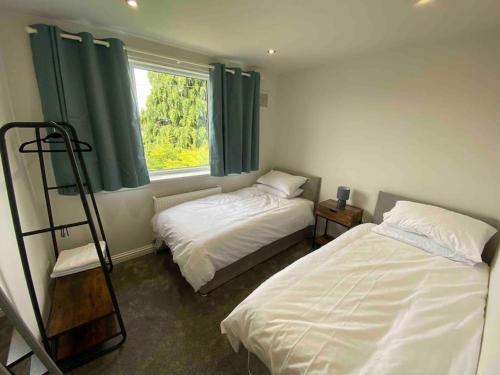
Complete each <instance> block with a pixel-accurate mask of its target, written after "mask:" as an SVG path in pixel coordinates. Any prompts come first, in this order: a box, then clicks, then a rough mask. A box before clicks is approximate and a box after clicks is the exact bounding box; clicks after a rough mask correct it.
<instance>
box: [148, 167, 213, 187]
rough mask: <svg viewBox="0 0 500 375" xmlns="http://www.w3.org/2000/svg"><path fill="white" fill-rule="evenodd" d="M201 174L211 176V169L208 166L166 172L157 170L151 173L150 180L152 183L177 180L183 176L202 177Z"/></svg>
mask: <svg viewBox="0 0 500 375" xmlns="http://www.w3.org/2000/svg"><path fill="white" fill-rule="evenodd" d="M201 176H210V170H209V169H208V168H203V169H196V170H191V171H190V170H189V169H184V170H181V171H175V172H174V171H168V172H167V171H166V172H163V173H162V172H155V173H151V174H150V175H149V180H150V181H151V183H152V184H153V183H155V182H162V181H168V180H177V179H183V178H190V177H201Z"/></svg>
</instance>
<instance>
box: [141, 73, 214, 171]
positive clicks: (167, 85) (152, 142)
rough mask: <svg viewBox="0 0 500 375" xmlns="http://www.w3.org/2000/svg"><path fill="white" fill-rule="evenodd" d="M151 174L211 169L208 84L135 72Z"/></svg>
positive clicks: (143, 134)
mask: <svg viewBox="0 0 500 375" xmlns="http://www.w3.org/2000/svg"><path fill="white" fill-rule="evenodd" d="M134 75H135V83H136V90H137V99H138V105H139V111H140V116H141V130H142V138H143V142H144V152H145V154H146V162H147V165H148V169H149V170H150V171H157V170H166V169H176V168H189V167H201V166H207V165H208V109H207V81H206V80H204V79H200V78H192V77H185V76H179V75H173V74H168V73H164V72H157V71H153V70H146V69H141V68H134Z"/></svg>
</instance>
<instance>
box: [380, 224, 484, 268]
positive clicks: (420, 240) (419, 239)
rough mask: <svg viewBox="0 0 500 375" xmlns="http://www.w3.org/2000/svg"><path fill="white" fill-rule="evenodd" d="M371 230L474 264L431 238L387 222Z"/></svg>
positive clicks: (427, 250)
mask: <svg viewBox="0 0 500 375" xmlns="http://www.w3.org/2000/svg"><path fill="white" fill-rule="evenodd" d="M372 231H373V232H375V233H377V234H381V235H382V236H386V237H390V238H393V239H395V240H398V241H401V242H404V243H406V244H408V245H412V246H415V247H418V248H419V249H422V250H424V251H426V252H428V253H430V254H434V255H438V256H441V257H444V258H448V259H451V260H454V261H456V262H461V263H465V264H469V265H474V264H475V263H474V262H472V261H470V260H468V259H467V258H464V257H463V256H462V255H460V253H457V252H456V251H454V250H451V249H449V248H447V247H444V246H441V245H440V244H438V243H437V242H436V241H434V240H433V239H431V238H429V237H426V236H422V235H421V234H417V233H411V232H407V231H405V230H402V229H399V228H397V227H394V226H392V225H391V224H389V223H387V222H383V223H382V224H380V225H377V226H376V227H375V228H373V229H372Z"/></svg>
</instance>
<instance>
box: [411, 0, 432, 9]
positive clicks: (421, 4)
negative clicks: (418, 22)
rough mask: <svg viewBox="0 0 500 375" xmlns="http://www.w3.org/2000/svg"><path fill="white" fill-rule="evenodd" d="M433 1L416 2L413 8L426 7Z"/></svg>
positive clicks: (421, 0)
mask: <svg viewBox="0 0 500 375" xmlns="http://www.w3.org/2000/svg"><path fill="white" fill-rule="evenodd" d="M432 2H433V0H418V1H417V2H416V3H415V6H416V7H421V6H424V5H427V4H430V3H432Z"/></svg>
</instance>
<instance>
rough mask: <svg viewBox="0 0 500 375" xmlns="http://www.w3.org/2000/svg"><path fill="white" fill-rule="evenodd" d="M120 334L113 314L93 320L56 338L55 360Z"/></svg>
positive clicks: (71, 355) (82, 350)
mask: <svg viewBox="0 0 500 375" xmlns="http://www.w3.org/2000/svg"><path fill="white" fill-rule="evenodd" d="M119 334H120V328H119V326H118V323H117V321H116V316H115V314H113V315H109V316H107V317H105V318H102V319H99V320H96V321H93V322H91V323H89V324H86V325H84V326H81V327H79V328H76V329H73V330H71V331H69V332H66V333H64V334H62V335H60V336H58V337H57V338H56V340H57V354H56V360H57V361H61V360H64V359H66V358H69V357H73V356H75V355H78V354H81V353H83V352H85V351H86V350H88V349H91V348H93V347H95V346H97V345H99V344H102V343H104V342H105V341H107V340H110V339H112V338H113V337H116V336H118V335H119Z"/></svg>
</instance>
